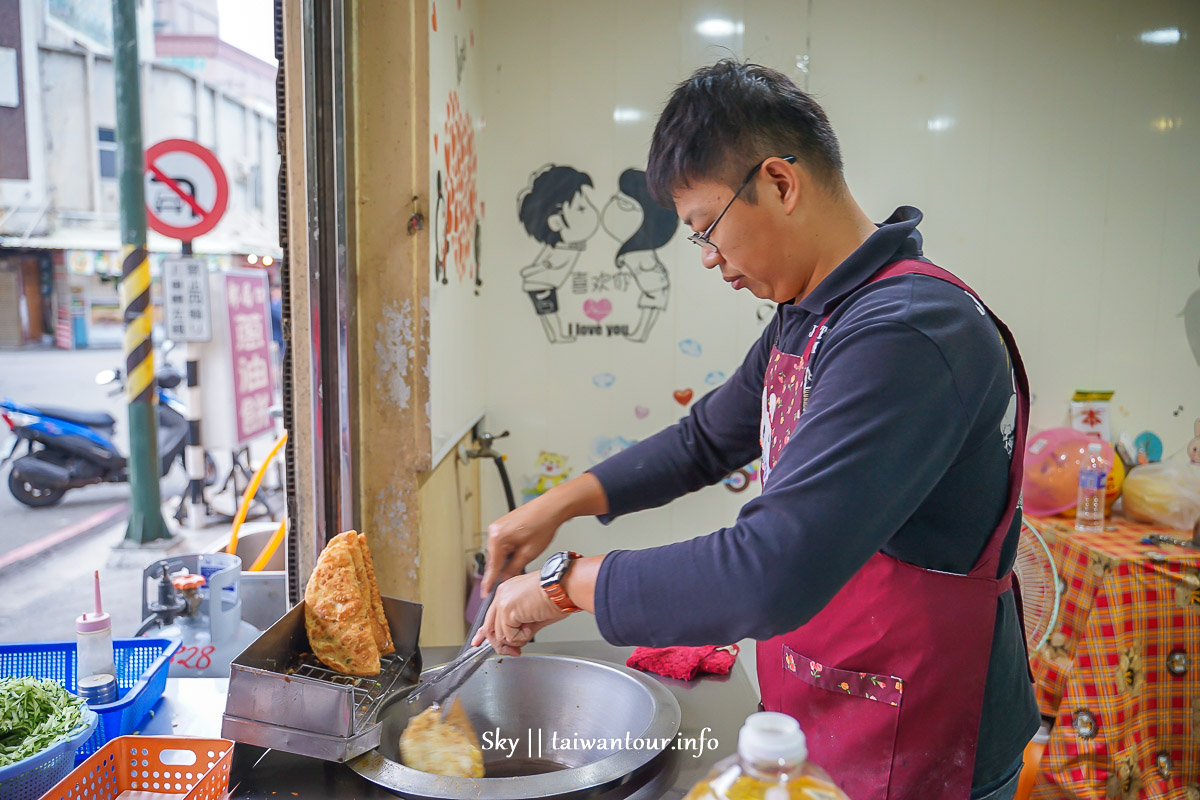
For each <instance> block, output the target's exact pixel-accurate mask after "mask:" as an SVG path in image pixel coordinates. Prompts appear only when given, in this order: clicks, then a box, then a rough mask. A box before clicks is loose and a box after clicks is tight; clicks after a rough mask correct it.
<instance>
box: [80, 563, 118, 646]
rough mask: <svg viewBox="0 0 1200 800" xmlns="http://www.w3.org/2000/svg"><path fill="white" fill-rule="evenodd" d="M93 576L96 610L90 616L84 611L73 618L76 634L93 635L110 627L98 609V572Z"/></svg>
mask: <svg viewBox="0 0 1200 800" xmlns="http://www.w3.org/2000/svg"><path fill="white" fill-rule="evenodd" d="M93 575H94V578H95V586H94V591H95V602H96V610H95V612H93V613H91V614H89V613H88V612H86V611H85V612H83V613H82V614H80V615H79V616H78V617H76V618H75V632H76V633H95V632H96V631H102V630H105V629H107V628H110V627H112V622H111V621H110V619H109V616H108V614H107V613H105V611H104V609H103V608H101V607H100V570H96V571H95V573H93Z"/></svg>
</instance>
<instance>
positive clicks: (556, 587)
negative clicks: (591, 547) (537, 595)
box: [542, 550, 583, 614]
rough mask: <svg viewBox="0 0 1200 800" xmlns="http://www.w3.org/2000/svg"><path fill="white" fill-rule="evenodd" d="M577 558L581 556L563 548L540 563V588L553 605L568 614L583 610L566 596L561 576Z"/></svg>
mask: <svg viewBox="0 0 1200 800" xmlns="http://www.w3.org/2000/svg"><path fill="white" fill-rule="evenodd" d="M577 558H583V556H581V555H579V553H575V552H572V551H570V550H563V551H562V552H560V553H555V554H554V555H552V556H550V557H549V558H547V559H546V563H545V564H543V565H542V589H544V590H545V592H546V594H547V595H549V597H550V600H551V601H553V603H554V605H556V606H558V607H559V608H560V609H561V610H563V611H564V612H566V613H568V614H571V613H574V612H576V611H582V610H583V609H582V608H580V607H579V606H577V605H575V604H574V603H572V602H571V598H569V597H567V591H566V589H564V588H563V584H562V581H563V576H564V575H566V574H567V570H568V569H569V568H570V566H571V562H572V561H574V560H575V559H577Z"/></svg>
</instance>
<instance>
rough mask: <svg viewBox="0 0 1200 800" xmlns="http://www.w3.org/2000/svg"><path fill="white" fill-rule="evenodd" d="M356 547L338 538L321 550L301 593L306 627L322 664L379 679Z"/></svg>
mask: <svg viewBox="0 0 1200 800" xmlns="http://www.w3.org/2000/svg"><path fill="white" fill-rule="evenodd" d="M355 536H357V535H355ZM355 543H356V542H355V539H352V538H351V537H349V536H347V535H346V534H341V535H339V536H336V537H334V538H333V540H331V541H330V542H329V544H328V545H327V546H326V548H325V549H324V550H323V551H322V552H321V555H320V557H319V558H318V559H317V566H316V568H315V569H313V573H312V576H311V577H310V578H309V579H308V586H307V587H306V588H305V591H304V605H305V608H304V626H305V629H306V630H307V632H308V643H309V646H311V647H312V651H313V654H314V655H315V656H316V657H317V658H319V659H320V660H321V662H322V663H323V664H325V665H326V666H328V667H330V668H331V669H334V670H337V671H338V672H342V673H345V674H347V675H378V674H379V646H378V645H377V644H376V643H375V635H374V632H373V626H374V625H375V624H376V623H375V622H374V618H373V614H372V613H371V602H370V599H369V598H370V592H369V590H367V589H366V588H365V587H364V586H363V584H362V583H360V582H359V580H358V572H357V570H356V569H355V559H354V552H355V548H354V544H355ZM364 574H365V568H364Z"/></svg>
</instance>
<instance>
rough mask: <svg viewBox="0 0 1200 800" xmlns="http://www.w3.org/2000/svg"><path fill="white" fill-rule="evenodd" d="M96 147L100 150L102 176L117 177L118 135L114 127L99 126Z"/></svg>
mask: <svg viewBox="0 0 1200 800" xmlns="http://www.w3.org/2000/svg"><path fill="white" fill-rule="evenodd" d="M96 139H97V141H96V147H97V148H98V149H99V151H100V177H101V178H115V177H117V135H116V131H114V130H113V129H112V128H98V129H97V131H96Z"/></svg>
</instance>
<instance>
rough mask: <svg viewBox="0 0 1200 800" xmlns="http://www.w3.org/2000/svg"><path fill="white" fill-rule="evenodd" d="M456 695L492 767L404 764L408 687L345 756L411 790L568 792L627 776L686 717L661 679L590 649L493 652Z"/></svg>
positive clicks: (374, 777)
mask: <svg viewBox="0 0 1200 800" xmlns="http://www.w3.org/2000/svg"><path fill="white" fill-rule="evenodd" d="M458 697H459V698H460V699H461V700H462V703H463V706H464V708H465V709H466V711H467V714H468V716H470V718H471V722H472V724H473V725H474V726H475V730H476V732H477V733H478V734H479V736H480V738H481V739H482V742H483V747H484V769H485V772H486V774H487V775H488V776H491V777H485V778H480V779H474V778H451V777H446V776H441V775H431V774H429V773H426V772H420V771H418V770H414V769H410V768H408V767H405V766H404V765H402V764H401V763H400V752H399V739H400V734H401V733H402V732H403V725H404V723H405V721H406V720H407V714H406V713H405V711H406V710H405V709H404V708H403V703H404V694H400V695H395V696H393V697H391V698H390V699H389V700H388V701H385V704H384V705H383V706H382V707H381V708H380V710H379V713H378V719H379V721H380V722H381V723H382V726H383V728H382V732H381V735H380V742H379V746H378V748H377V749H376V750H373V751H371V752H369V753H366V754H364V755H362V756H359V757H358V758H356V759H354V760H352V761H349V762H348V765H349V766H350V768H351V769H353V770H354V771H355V772H357V773H359V774H360V775H362V776H363V777H365V778H366V779H368V780H370V781H372V782H373V783H376V784H378V785H380V786H382V787H384V788H386V789H388V790H390V791H392V792H395V793H397V794H400V795H402V796H405V797H410V798H481V799H482V800H515V798H549V797H564V796H568V795H578V794H587V793H592V792H596V791H600V790H602V789H608V788H611V787H615V786H617V785H619V784H621V783H622V782H624V781H625V780H627V779H628V778H629V776H630V775H632V774H633V773H634V772H636V771H638V770H639V769H640V768H642V767H644V766H645V765H647V764H648V763H649V762H650V761H652V760H653V759H654V758H655V757H657V756H658V755H659V754H660V753H661V752H662V750H664V749H665V748H667V747H668V746H670V745H671V744H672V742H673V740H674V738H675V735H676V734H677V733H678V731H679V725H680V711H679V703H678V702H677V701H676V700H675V697H674V696H673V695H672V694H671V692H670V691H668V690H667V689H666V688H665V687H664V686H663V685H662V684H660V683H659V682H658V681H656V680H653V679H652V678H649V677H647V676H645V675H642V674H640V673H637V672H634V671H633V670H630V669H627V668H625V667H620V666H616V665H613V664H608V663H604V662H601V661H593V660H591V659H586V658H573V657H567V656H555V655H525V656H521V657H519V658H513V657H494V658H492V659H491V660H489V661H488V662H487V663H485V664H484V666H483V667H481V668H480V670H479V672H477V673H476V674H475V676H474V677H473V678H472V679H471V680H470V681H468V682H467V683H466V684H465V685H464V686H463V688H462V689H461V690H460V691H459V693H458ZM500 740H504V741H503V743H501V741H500ZM514 742H515V746H514Z"/></svg>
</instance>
